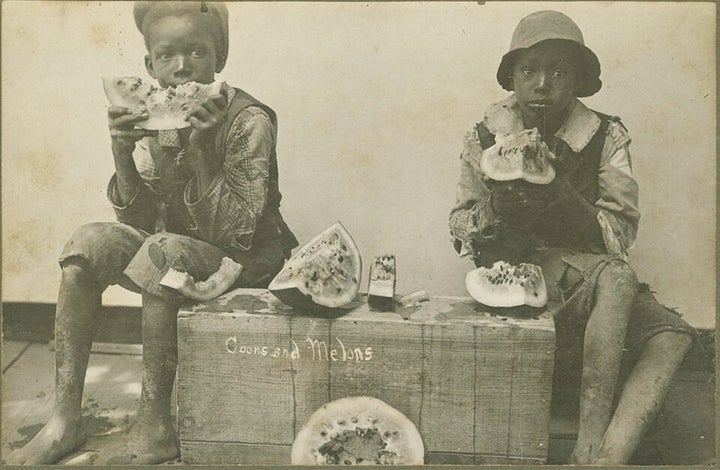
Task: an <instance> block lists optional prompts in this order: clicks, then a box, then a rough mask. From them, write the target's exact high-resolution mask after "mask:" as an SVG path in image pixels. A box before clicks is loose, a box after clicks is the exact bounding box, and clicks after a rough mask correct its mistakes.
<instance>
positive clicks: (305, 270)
mask: <svg viewBox="0 0 720 470" xmlns="http://www.w3.org/2000/svg"><path fill="white" fill-rule="evenodd" d="M361 276H362V259H361V257H360V251H359V250H358V247H357V244H356V243H355V240H353V238H352V236H351V235H350V233H349V232H348V231H347V229H346V228H345V226H344V225H343V224H342V223H341V222H339V221H338V222H336V223H334V224H333V225H332V226H330V227H329V228H327V229H325V230H324V231H323V232H321V233H320V234H318V235H317V236H315V237H314V238H313V239H312V240H310V241H309V242H307V243H306V244H305V245H303V246H302V248H300V250H299V251H298V252H297V253H295V254H294V255H293V256H292V257H291V258H290V259H289V260H288V261H287V262H286V263H285V266H284V267H283V269H282V270H281V271H280V272H279V273H278V274H277V275H276V276H275V278H274V279H273V280H272V281H271V282H270V284H269V285H268V290H269V291H270V292H271V293H272V294H273V295H275V297H277V298H278V299H280V300H281V301H282V302H283V303H285V304H287V305H290V306H292V307H294V308H295V309H298V310H310V311H315V310H321V309H326V308H339V307H343V306H345V305H347V304H350V303H351V302H352V301H353V300H355V297H356V296H357V293H358V291H359V289H360V281H361ZM317 289H323V290H322V291H318V290H317Z"/></svg>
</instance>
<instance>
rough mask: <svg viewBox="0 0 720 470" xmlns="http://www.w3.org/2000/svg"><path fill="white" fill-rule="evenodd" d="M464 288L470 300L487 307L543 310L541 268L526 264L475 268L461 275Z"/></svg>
mask: <svg viewBox="0 0 720 470" xmlns="http://www.w3.org/2000/svg"><path fill="white" fill-rule="evenodd" d="M465 288H466V289H467V291H468V293H469V294H470V295H471V296H472V298H473V299H475V300H477V301H478V302H480V303H481V304H485V305H487V306H490V307H517V306H520V305H527V306H530V307H536V308H539V307H544V306H545V304H546V303H547V299H548V297H547V288H546V286H545V278H543V274H542V269H540V266H536V265H534V264H530V263H521V264H519V265H517V266H515V265H512V264H510V263H507V262H505V261H497V262H495V264H493V266H492V268H483V267H480V268H477V269H475V270H472V271H470V272H469V273H467V276H465Z"/></svg>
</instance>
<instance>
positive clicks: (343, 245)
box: [340, 243, 347, 251]
mask: <svg viewBox="0 0 720 470" xmlns="http://www.w3.org/2000/svg"><path fill="white" fill-rule="evenodd" d="M340 248H342V249H343V251H347V246H346V245H345V244H344V243H343V244H342V245H340Z"/></svg>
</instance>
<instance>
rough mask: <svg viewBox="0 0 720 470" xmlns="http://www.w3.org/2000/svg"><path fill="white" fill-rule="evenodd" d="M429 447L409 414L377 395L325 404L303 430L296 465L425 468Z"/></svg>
mask: <svg viewBox="0 0 720 470" xmlns="http://www.w3.org/2000/svg"><path fill="white" fill-rule="evenodd" d="M424 456H425V447H424V445H423V442H422V438H421V437H420V433H419V432H418V430H417V428H416V427H415V425H414V424H413V422H412V421H410V420H409V419H408V418H407V417H406V416H405V415H404V414H402V413H401V412H400V411H398V410H396V409H395V408H393V407H391V406H390V405H388V404H387V403H385V402H384V401H382V400H378V399H377V398H372V397H346V398H340V399H339V400H335V401H332V402H329V403H326V404H324V405H323V406H322V407H320V408H319V409H318V410H316V411H315V412H314V413H313V414H312V415H311V416H310V419H309V420H308V422H307V423H305V425H304V426H303V427H302V429H300V432H298V434H297V436H296V437H295V441H294V442H293V445H292V450H291V453H290V461H291V463H292V465H422V464H423V463H424Z"/></svg>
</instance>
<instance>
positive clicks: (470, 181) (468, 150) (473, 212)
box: [450, 132, 500, 256]
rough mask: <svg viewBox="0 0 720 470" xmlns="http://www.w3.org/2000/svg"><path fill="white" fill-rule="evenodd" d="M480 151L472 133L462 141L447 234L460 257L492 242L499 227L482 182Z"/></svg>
mask: <svg viewBox="0 0 720 470" xmlns="http://www.w3.org/2000/svg"><path fill="white" fill-rule="evenodd" d="M481 155H482V147H481V145H480V142H479V141H478V139H477V136H476V134H475V133H474V132H471V133H468V134H467V136H466V137H465V147H464V148H463V151H462V154H461V156H460V181H459V182H458V185H457V190H456V198H455V199H456V201H455V206H454V207H453V208H452V210H451V211H450V234H451V236H452V238H453V243H454V246H455V249H456V250H457V251H458V252H459V253H460V255H461V256H466V255H474V254H475V253H476V251H477V250H478V248H479V247H480V246H481V245H482V243H483V241H489V240H494V239H495V238H496V236H497V229H498V225H499V223H500V221H499V219H498V218H497V216H496V215H495V213H494V212H493V210H492V207H491V206H490V190H489V189H488V188H487V186H486V185H485V183H484V182H483V181H482V171H481V170H480V156H481Z"/></svg>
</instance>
